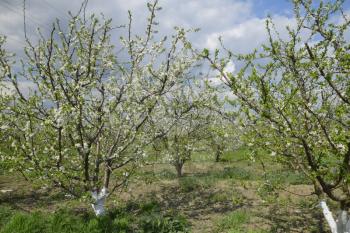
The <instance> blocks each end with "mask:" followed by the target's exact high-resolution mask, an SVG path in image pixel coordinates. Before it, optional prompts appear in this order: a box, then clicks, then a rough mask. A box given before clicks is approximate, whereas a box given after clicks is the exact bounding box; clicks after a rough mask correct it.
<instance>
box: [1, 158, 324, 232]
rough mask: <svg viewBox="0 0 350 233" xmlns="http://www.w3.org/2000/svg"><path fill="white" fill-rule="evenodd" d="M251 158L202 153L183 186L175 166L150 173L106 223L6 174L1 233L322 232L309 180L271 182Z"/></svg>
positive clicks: (119, 199) (115, 199)
mask: <svg viewBox="0 0 350 233" xmlns="http://www.w3.org/2000/svg"><path fill="white" fill-rule="evenodd" d="M245 154H246V152H245V151H237V152H235V153H228V154H226V155H225V157H224V158H223V159H224V160H225V161H226V162H220V163H215V162H211V161H210V160H212V158H210V157H209V156H208V155H205V154H204V153H198V154H196V155H195V156H194V161H193V162H191V163H187V164H185V167H184V177H182V178H180V179H178V178H176V175H175V172H174V169H173V167H171V166H169V165H166V164H155V165H149V166H146V167H144V168H143V169H142V170H140V172H139V173H138V174H137V177H135V178H133V179H132V180H131V182H130V184H129V186H128V188H127V189H126V190H123V191H120V192H117V193H114V194H113V196H112V197H110V198H109V200H108V207H109V210H110V212H109V215H108V216H106V217H104V218H103V219H96V218H95V217H93V215H92V213H91V210H90V209H89V207H88V206H86V205H83V204H82V203H79V202H77V201H75V200H71V199H69V197H66V196H65V195H64V194H62V193H60V192H58V191H57V190H40V189H39V190H38V189H35V187H32V186H31V185H30V184H29V183H28V182H26V181H24V180H23V179H22V178H20V177H13V176H11V177H9V176H7V175H6V174H3V175H0V190H12V191H7V192H3V193H0V201H1V203H0V229H2V230H0V232H1V233H8V232H23V233H24V232H38V233H39V232H71V233H73V232H74V233H75V232H150V233H151V232H193V233H205V232H213V233H215V232H217V233H221V232H228V233H238V232H250V233H260V232H322V230H321V229H320V221H319V219H322V218H320V214H319V213H320V211H319V209H318V207H317V200H316V198H315V197H314V196H310V195H309V194H310V193H311V192H312V187H311V186H310V185H309V184H308V183H307V180H306V179H304V177H302V176H301V175H300V174H294V173H292V172H290V171H287V170H286V169H282V168H281V167H278V166H275V165H273V164H266V166H267V170H269V172H268V173H267V174H265V176H264V172H263V170H262V167H261V166H260V165H259V163H253V162H250V161H249V160H246V159H245V157H246V156H245ZM267 180H268V181H267ZM271 184H273V186H272V185H271ZM275 186H278V187H280V188H281V189H279V190H275V189H274V188H273V187H275ZM292 193H293V194H292ZM295 194H298V195H295ZM67 209H68V210H67ZM321 224H322V223H321ZM323 225H325V224H324V223H323ZM31 226H34V227H32V228H33V229H32V228H30V227H31ZM73 226H74V227H73ZM16 227H17V228H16ZM29 228H30V229H29ZM20 229H26V230H25V231H23V230H22V231H20Z"/></svg>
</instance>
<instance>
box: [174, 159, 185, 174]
mask: <svg viewBox="0 0 350 233" xmlns="http://www.w3.org/2000/svg"><path fill="white" fill-rule="evenodd" d="M182 167H183V163H181V162H178V163H176V164H175V169H176V173H177V177H182V175H183V174H182Z"/></svg>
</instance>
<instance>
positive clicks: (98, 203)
mask: <svg viewBox="0 0 350 233" xmlns="http://www.w3.org/2000/svg"><path fill="white" fill-rule="evenodd" d="M91 194H92V198H93V199H94V200H95V202H94V203H92V204H91V206H92V209H93V210H94V212H95V215H96V216H102V215H104V214H105V213H106V208H105V203H106V197H107V196H108V192H107V188H106V187H104V188H102V190H101V191H100V192H98V191H93V192H92V193H91Z"/></svg>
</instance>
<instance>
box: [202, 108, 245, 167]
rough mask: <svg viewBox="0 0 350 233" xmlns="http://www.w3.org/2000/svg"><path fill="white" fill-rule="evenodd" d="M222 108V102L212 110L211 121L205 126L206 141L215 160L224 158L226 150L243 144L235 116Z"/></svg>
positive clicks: (218, 160)
mask: <svg viewBox="0 0 350 233" xmlns="http://www.w3.org/2000/svg"><path fill="white" fill-rule="evenodd" d="M217 103H218V102H217ZM222 110H223V106H222V103H221V107H220V108H218V109H217V110H215V109H212V110H211V113H210V118H211V119H210V123H209V124H208V125H207V127H206V128H205V135H206V139H205V142H206V144H207V147H209V149H210V150H211V151H213V153H214V158H215V162H220V161H221V160H222V156H223V154H224V152H225V151H230V150H234V149H238V148H239V147H240V146H242V145H241V144H242V143H241V142H240V132H239V131H240V130H238V128H236V125H235V123H234V122H233V121H234V119H235V118H234V117H233V116H232V115H231V114H229V112H227V111H226V112H225V111H222Z"/></svg>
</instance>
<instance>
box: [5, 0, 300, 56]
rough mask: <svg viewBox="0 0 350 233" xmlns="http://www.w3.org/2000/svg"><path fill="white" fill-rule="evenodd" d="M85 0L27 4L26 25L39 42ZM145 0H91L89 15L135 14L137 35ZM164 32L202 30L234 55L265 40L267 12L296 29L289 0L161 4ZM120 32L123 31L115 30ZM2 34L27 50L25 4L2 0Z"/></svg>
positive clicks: (199, 41) (204, 38)
mask: <svg viewBox="0 0 350 233" xmlns="http://www.w3.org/2000/svg"><path fill="white" fill-rule="evenodd" d="M81 2H82V0H59V1H58V0H26V15H27V27H28V32H29V34H30V35H31V38H32V39H33V40H34V41H35V39H36V38H37V37H36V35H37V34H36V32H35V31H36V28H37V27H40V28H41V30H42V31H43V32H44V34H45V32H46V33H47V32H48V31H49V29H50V27H51V23H52V22H53V21H54V19H55V18H59V19H60V21H61V22H63V23H64V22H66V20H67V18H68V14H67V12H68V11H72V12H76V11H77V10H78V9H79V7H80V4H81ZM146 3H147V1H146V0H89V4H88V7H87V11H88V13H95V14H99V13H103V14H104V15H105V16H106V17H110V18H112V19H113V22H114V24H115V25H122V24H125V23H126V22H127V11H128V10H131V11H132V12H133V15H134V25H133V26H134V30H135V33H142V32H143V31H144V30H145V24H146V17H147V8H146ZM159 5H160V6H161V7H162V8H163V9H162V10H161V11H160V12H159V13H158V18H157V21H158V22H159V31H160V33H163V34H171V32H172V31H173V27H174V26H182V27H185V28H200V29H201V31H200V32H199V33H197V34H195V35H192V36H191V38H190V39H191V40H192V41H193V43H194V44H195V45H197V46H199V47H207V48H209V49H214V48H216V47H218V45H219V44H218V40H217V38H218V37H219V36H222V37H223V39H224V41H225V42H227V43H226V45H227V46H228V47H229V48H231V49H232V50H233V51H234V52H249V51H251V50H252V49H254V48H255V47H257V46H259V45H260V44H261V43H263V42H265V41H266V31H265V25H264V20H265V18H266V16H267V15H268V14H270V15H272V16H273V18H274V19H275V22H276V24H277V27H278V28H280V29H281V30H282V29H283V28H284V27H285V26H287V25H292V24H293V23H294V21H293V15H292V4H291V3H290V1H289V0H159ZM116 33H120V32H116ZM0 34H3V35H6V36H7V37H8V43H7V45H6V46H7V48H9V50H10V51H13V52H17V53H18V54H20V52H21V51H22V48H23V46H24V35H23V34H24V33H23V0H0Z"/></svg>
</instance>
